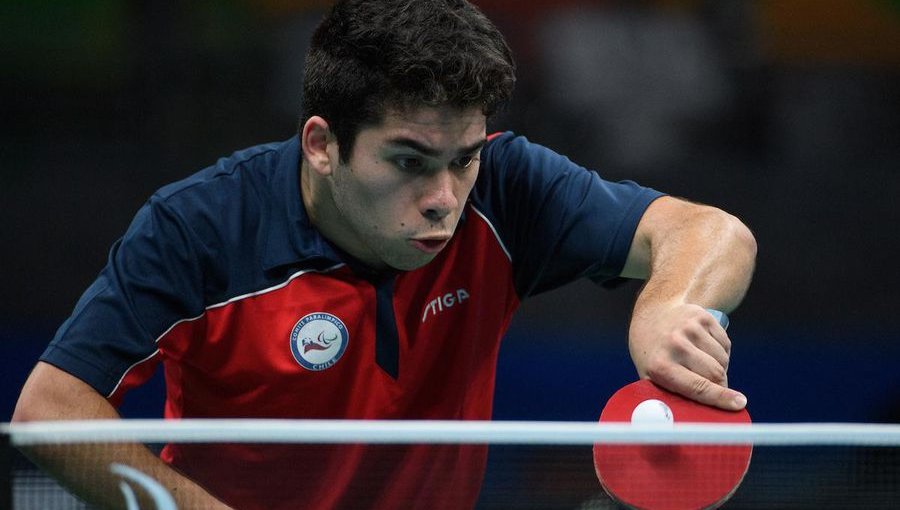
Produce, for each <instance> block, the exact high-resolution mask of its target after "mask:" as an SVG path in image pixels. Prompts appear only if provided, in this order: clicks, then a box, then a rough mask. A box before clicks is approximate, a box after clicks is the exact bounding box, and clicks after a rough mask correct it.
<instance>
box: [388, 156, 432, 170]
mask: <svg viewBox="0 0 900 510" xmlns="http://www.w3.org/2000/svg"><path fill="white" fill-rule="evenodd" d="M394 164H395V165H397V166H398V167H399V168H402V169H403V170H413V171H417V170H422V169H423V168H425V163H424V162H423V161H422V160H421V159H420V158H413V157H399V158H395V159H394Z"/></svg>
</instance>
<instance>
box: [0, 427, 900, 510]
mask: <svg viewBox="0 0 900 510" xmlns="http://www.w3.org/2000/svg"><path fill="white" fill-rule="evenodd" d="M165 425H166V424H165V423H162V424H160V426H162V427H163V428H162V429H159V430H155V431H154V432H153V433H152V434H150V433H148V434H147V436H148V440H144V441H141V440H140V439H139V436H140V435H141V434H140V433H139V432H140V431H133V432H130V433H129V434H122V435H120V436H111V438H110V440H109V441H103V442H101V441H96V440H93V439H90V438H83V437H82V438H72V437H65V436H60V435H59V434H50V433H47V434H44V435H43V436H41V435H40V434H37V433H29V434H30V435H29V434H20V435H18V436H17V434H16V432H17V429H16V428H15V427H12V428H11V435H10V436H9V437H10V438H11V441H10V442H11V443H12V445H13V446H12V447H10V448H9V449H8V452H7V454H8V461H9V472H8V473H5V476H6V479H7V481H8V482H9V486H10V487H11V490H10V492H11V502H10V503H9V504H10V505H11V506H10V507H11V508H13V509H16V510H24V509H29V510H30V509H70V508H93V506H91V505H89V504H87V503H85V502H84V501H83V500H82V499H80V498H79V497H78V496H75V495H73V493H72V492H71V491H70V490H68V489H67V488H64V487H63V486H62V485H61V484H60V483H59V482H57V481H56V480H55V479H54V477H51V476H49V475H48V474H47V472H46V471H44V470H42V469H40V468H38V467H36V466H35V465H34V464H33V463H32V462H31V461H30V460H29V458H28V457H26V456H25V455H23V454H22V451H28V452H29V453H30V455H31V456H34V455H35V452H36V451H39V450H40V449H49V448H52V449H54V450H53V451H54V454H55V455H56V456H58V457H62V458H63V464H64V467H63V468H64V469H66V470H70V471H72V472H76V473H79V476H81V477H82V478H81V479H82V480H83V481H84V480H86V481H87V483H88V484H89V485H91V484H92V482H91V480H92V479H93V478H92V477H96V478H97V479H98V480H99V479H100V478H101V477H104V476H108V477H110V478H112V479H114V480H119V481H121V480H123V477H122V476H120V475H114V474H112V475H111V474H109V473H107V472H105V473H99V472H98V469H100V468H98V467H97V466H98V464H100V465H101V466H105V467H106V468H108V464H110V463H111V462H112V461H115V462H116V463H120V464H125V465H135V466H140V465H141V464H140V462H141V461H140V459H139V458H138V457H132V456H129V454H127V453H126V454H123V450H122V448H121V447H122V444H123V442H124V441H126V440H127V441H132V440H135V438H136V437H137V438H138V439H137V440H138V442H140V443H142V444H145V445H147V446H148V447H149V449H150V451H151V452H152V453H153V454H154V455H158V456H161V457H162V458H164V459H166V461H167V462H170V463H172V465H175V466H176V467H177V468H178V470H179V471H180V472H181V473H184V474H186V475H188V476H189V477H190V478H191V479H193V480H195V481H197V482H199V483H200V484H201V485H202V486H204V487H206V488H207V489H208V490H209V491H210V492H211V493H213V494H215V495H217V496H218V497H220V498H221V499H223V500H225V501H227V502H228V503H229V504H231V506H233V507H235V508H248V509H249V508H266V509H269V508H424V509H428V510H435V509H439V508H479V509H511V508H512V509H516V508H521V509H617V508H629V506H625V505H623V504H622V503H621V502H617V501H616V500H614V499H611V498H610V496H609V495H608V494H607V493H606V492H605V491H604V490H603V487H602V486H601V483H600V481H599V480H598V475H597V472H596V470H595V461H596V460H597V455H602V456H604V457H605V458H606V459H607V461H608V462H610V463H611V465H609V466H607V467H606V469H607V471H609V472H612V473H616V472H618V471H620V470H622V469H623V468H622V466H623V465H624V464H634V463H635V459H634V458H635V457H642V458H644V460H645V461H646V463H647V465H649V466H651V467H649V468H648V467H646V466H644V471H637V472H634V471H631V472H630V473H631V476H632V478H633V480H632V481H633V483H634V484H635V486H636V487H637V490H638V491H642V492H643V494H644V495H645V496H647V495H649V496H650V497H649V500H650V501H652V502H653V503H650V504H648V505H645V506H639V507H640V508H679V507H680V506H678V505H680V504H681V503H679V501H682V500H691V498H690V496H691V495H692V494H693V495H696V494H697V493H703V492H704V491H708V489H709V487H710V486H711V485H715V484H716V483H718V482H716V477H717V476H720V475H721V474H722V472H723V471H727V470H728V469H729V468H727V467H723V466H725V464H726V463H727V462H728V458H727V457H728V454H727V451H728V449H732V450H733V449H734V448H741V447H742V446H741V445H742V444H749V443H753V448H752V460H751V461H750V463H749V468H748V469H747V471H746V475H744V476H743V477H742V479H739V481H740V482H741V483H740V484H739V486H738V488H737V489H736V490H735V491H734V493H733V494H732V495H731V497H730V498H728V499H727V501H724V502H721V503H720V502H717V503H715V504H713V505H707V506H713V507H715V506H718V505H720V506H721V508H733V509H742V508H746V509H760V508H771V509H854V508H859V509H863V508H865V509H895V508H900V427H896V428H895V427H890V428H884V427H882V428H880V429H879V434H880V436H881V437H880V439H872V437H871V436H866V435H865V434H862V433H853V432H854V431H855V430H859V431H865V430H866V428H865V426H853V427H852V428H850V429H848V430H847V431H845V432H844V433H843V434H842V437H836V436H835V435H834V434H833V433H832V432H833V428H832V429H822V428H821V427H820V428H817V426H816V425H809V426H807V427H806V428H805V429H803V428H800V429H792V430H791V434H792V435H793V436H794V437H795V440H793V441H792V440H791V438H790V437H787V438H785V437H783V435H782V436H778V435H777V434H774V433H773V434H770V435H766V434H765V432H766V431H765V430H761V431H760V427H758V426H755V425H754V426H750V427H748V428H746V429H741V430H740V431H739V432H748V433H749V434H745V436H746V437H743V436H741V435H740V434H738V435H736V436H734V437H727V438H726V440H727V444H726V445H724V446H723V445H720V444H705V443H704V444H695V443H696V440H697V436H696V435H694V436H688V435H685V436H684V438H683V442H676V441H672V438H671V437H667V436H665V435H663V436H661V435H660V434H655V435H654V431H652V430H651V431H649V432H647V431H646V430H636V431H633V434H632V435H631V436H629V435H628V432H627V431H625V432H623V433H619V432H618V431H616V432H617V433H616V434H615V435H609V434H606V435H604V430H603V427H602V426H596V424H591V425H590V427H589V426H588V424H585V430H589V431H590V432H587V433H585V434H583V435H582V436H579V437H573V438H570V439H566V438H561V437H559V434H560V433H559V432H558V431H557V430H554V429H552V428H551V429H547V428H546V427H545V429H544V430H543V433H544V437H543V438H542V437H541V435H540V433H536V434H535V435H533V437H529V438H527V439H522V438H512V439H506V440H503V439H501V440H490V441H489V440H488V439H491V438H492V437H493V436H490V437H478V438H476V439H477V440H473V439H471V436H467V435H466V434H465V433H462V432H459V433H457V434H456V437H454V433H453V431H452V427H451V429H448V430H449V431H441V433H440V434H441V437H439V438H436V437H435V438H432V439H435V440H436V441H434V442H428V441H424V440H421V439H415V438H410V439H407V440H404V439H400V440H399V441H401V442H399V443H395V442H393V441H398V440H397V439H392V438H390V437H388V438H385V437H368V438H366V437H362V439H368V441H364V440H361V438H359V437H356V438H354V437H342V436H341V435H340V434H334V439H333V440H334V441H335V442H336V443H335V444H332V443H328V442H327V441H328V439H327V437H328V435H329V431H328V424H327V423H325V422H322V423H318V424H317V426H320V427H322V428H323V434H322V435H320V436H315V437H313V438H312V439H309V438H306V439H304V437H305V436H304V434H305V431H304V430H298V431H297V432H296V433H295V434H294V435H295V436H296V437H295V439H294V440H293V441H287V440H286V438H285V437H283V436H289V435H290V427H288V428H281V429H279V430H277V431H276V430H272V431H270V432H271V433H270V434H269V435H267V434H266V432H267V431H266V430H265V429H264V428H260V425H259V424H258V423H257V422H254V423H252V424H248V425H247V428H246V429H245V432H246V434H245V436H246V437H234V438H231V440H228V438H227V437H225V438H223V437H222V436H223V435H225V436H227V435H228V434H222V433H221V431H220V432H219V433H216V434H212V433H211V432H212V431H213V430H215V423H209V424H207V427H208V430H206V432H210V433H211V435H214V436H216V439H215V440H204V439H203V437H202V432H204V431H202V430H200V431H197V430H195V431H193V432H192V433H191V434H190V437H188V436H187V435H185V434H184V431H178V430H171V431H169V435H170V436H171V437H169V438H168V439H167V440H166V443H164V442H163V441H161V440H160V439H159V438H160V437H161V436H166V430H165ZM492 425H493V424H484V426H485V427H487V428H490V427H491V426H492ZM533 425H534V427H535V430H537V431H538V432H541V427H542V424H540V423H535V424H533ZM595 428H596V430H597V431H598V432H596V433H594V432H593V430H595ZM227 431H229V433H230V434H236V435H239V434H238V433H239V432H240V430H238V429H227ZM727 431H728V430H727V426H726V432H727ZM804 431H806V432H804ZM507 432H508V431H507ZM674 432H675V433H676V434H675V435H676V436H677V435H678V434H677V433H678V432H680V431H679V430H677V427H676V430H675V431H674ZM404 433H406V434H407V435H409V432H408V430H406V431H405V430H398V431H397V434H400V435H401V436H402V434H404ZM98 434H100V435H110V433H109V432H108V431H107V430H104V431H102V432H99V433H98ZM592 434H593V435H594V436H596V437H597V438H600V439H601V440H595V439H594V438H593V436H592ZM369 435H370V436H373V435H375V434H374V433H372V431H370V433H369ZM498 435H499V437H501V438H502V437H504V436H503V431H499V432H498ZM508 435H510V434H508ZM363 436H365V434H363ZM670 436H671V434H670ZM700 437H701V440H702V439H703V436H702V434H701V436H700ZM854 437H855V438H858V439H859V440H858V441H857V442H856V443H855V444H854V442H853V438H854ZM23 438H25V439H23ZM260 438H265V439H262V440H261V439H260ZM767 438H768V439H767ZM773 438H774V439H773ZM541 439H544V440H545V441H544V442H541V441H540V440H541ZM254 441H255V442H254ZM661 441H662V442H664V444H660V442H661ZM741 441H743V443H742V442H741ZM570 443H574V444H570ZM723 448H725V450H724V451H725V452H726V453H725V454H723ZM688 450H689V451H691V452H693V453H692V455H694V456H695V459H694V461H693V462H694V463H695V464H694V467H693V468H692V470H694V469H696V470H700V471H703V473H704V474H703V475H702V476H699V477H698V476H696V473H694V476H691V474H692V473H686V472H683V471H681V472H677V473H676V474H675V475H673V476H676V478H677V477H679V476H681V477H684V478H683V479H680V480H678V483H675V484H672V485H671V486H668V488H666V489H665V490H667V491H669V492H666V493H660V494H652V491H654V490H663V489H660V488H659V484H658V483H657V484H656V485H654V484H653V483H649V484H648V480H651V479H654V477H655V478H658V477H659V476H660V473H659V471H653V469H657V468H658V466H659V464H660V463H662V464H665V463H666V462H667V459H669V460H671V458H672V457H673V456H674V457H678V456H681V455H683V454H684V452H685V451H688ZM698 452H699V453H698ZM98 459H102V460H98ZM652 466H657V467H656V468H653V467H652ZM630 467H631V468H632V469H633V468H634V466H633V465H632V466H630ZM635 473H636V474H635ZM126 481H127V482H128V486H129V487H131V488H132V490H133V491H134V492H135V493H137V494H138V495H139V496H141V495H142V494H143V493H144V492H145V490H146V489H145V488H144V487H143V486H142V485H141V484H140V483H137V482H135V481H134V480H133V479H127V480H126ZM657 482H658V480H657ZM82 483H84V482H82ZM93 485H94V487H95V488H96V487H97V486H99V485H102V484H101V483H100V482H97V483H95V484H93ZM114 489H115V490H116V491H117V492H120V491H121V489H120V488H116V487H114ZM119 497H120V499H121V501H122V502H123V505H124V504H125V503H124V502H125V501H127V497H126V496H125V495H124V493H122V494H120V496H119ZM685 498H686V499H685ZM138 499H140V498H138ZM154 505H155V503H154V504H150V505H148V504H146V500H141V503H140V506H139V507H140V508H161V507H159V506H154ZM0 506H3V502H2V501H0Z"/></svg>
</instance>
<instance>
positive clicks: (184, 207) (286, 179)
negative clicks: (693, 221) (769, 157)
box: [41, 133, 660, 510]
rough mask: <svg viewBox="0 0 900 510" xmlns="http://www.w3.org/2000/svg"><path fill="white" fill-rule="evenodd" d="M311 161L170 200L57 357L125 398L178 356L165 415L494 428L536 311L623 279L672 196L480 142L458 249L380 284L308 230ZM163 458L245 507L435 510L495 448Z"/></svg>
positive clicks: (232, 451) (278, 150) (271, 163)
mask: <svg viewBox="0 0 900 510" xmlns="http://www.w3.org/2000/svg"><path fill="white" fill-rule="evenodd" d="M299 168H300V146H299V139H298V138H297V137H293V138H291V139H290V140H288V141H285V142H281V143H273V144H268V145H260V146H256V147H252V148H249V149H246V150H243V151H240V152H236V153H234V154H233V155H231V156H230V157H227V158H223V159H220V160H219V161H218V163H216V164H215V165H214V166H211V167H209V168H206V169H205V170H202V171H200V172H199V173H197V174H194V175H192V176H190V177H188V178H187V179H184V180H182V181H179V182H176V183H174V184H171V185H168V186H166V187H163V188H162V189H160V190H159V191H158V192H157V193H155V194H154V195H153V196H152V197H151V198H150V200H149V201H148V202H147V203H146V204H145V205H144V206H143V207H142V208H141V209H140V211H139V212H138V213H137V215H136V217H135V218H134V220H133V222H132V224H131V225H130V227H129V228H128V230H127V232H126V233H125V235H124V237H122V238H121V239H120V240H118V241H117V242H116V243H115V244H114V245H113V247H112V250H111V251H110V255H109V260H108V263H107V265H106V267H105V268H104V269H103V270H102V272H101V273H100V275H99V277H98V278H97V280H96V281H95V282H94V283H93V284H92V285H91V286H90V287H89V288H88V289H87V291H86V292H85V293H84V295H83V296H82V297H81V299H80V300H79V301H78V303H77V305H76V306H75V309H74V311H73V313H72V315H71V317H70V318H69V319H68V320H67V321H66V322H65V323H64V324H63V325H62V326H61V327H60V329H59V331H58V332H57V334H56V336H55V337H54V339H53V341H52V342H51V343H50V345H49V347H48V348H47V350H46V352H45V353H44V354H43V356H42V358H41V359H42V360H43V361H45V362H47V363H50V364H52V365H55V366H57V367H59V368H61V369H63V370H65V371H67V372H69V373H71V374H73V375H74V376H76V377H78V378H80V379H82V380H84V381H85V382H86V383H88V384H90V385H91V386H92V387H93V388H95V389H96V390H97V391H98V392H99V393H101V394H102V395H105V396H106V397H107V398H108V399H109V400H110V401H111V402H112V403H113V404H116V403H118V402H119V401H120V399H121V397H122V395H123V394H124V393H125V392H127V391H128V390H129V389H131V388H133V387H135V386H136V385H139V384H141V383H142V382H144V381H145V380H146V379H148V378H149V377H150V375H151V374H152V372H153V370H154V368H155V367H156V366H157V365H158V364H159V363H160V362H161V363H162V364H163V367H164V370H165V378H166V392H167V395H166V405H165V416H166V417H167V418H248V417H252V418H329V419H330V418H350V419H460V420H488V419H490V418H491V405H492V397H493V389H494V376H495V367H496V361H497V354H498V350H499V346H500V340H501V338H502V336H503V334H504V332H505V331H506V329H507V326H508V325H509V322H510V320H511V317H512V315H513V312H514V311H515V310H516V308H517V306H518V305H519V302H520V301H521V300H522V299H524V298H526V297H528V296H530V295H534V294H537V293H540V292H543V291H547V290H550V289H553V288H555V287H558V286H560V285H563V284H566V283H568V282H571V281H573V280H576V279H578V278H582V277H587V278H592V279H594V280H598V281H602V280H605V279H610V278H615V277H616V276H617V275H618V274H619V273H620V271H621V269H622V267H623V265H624V263H625V259H626V256H627V254H628V250H629V248H630V245H631V241H632V238H633V235H634V232H635V229H636V227H637V224H638V222H639V220H640V218H641V216H642V214H643V212H644V210H645V209H646V208H647V206H648V205H649V204H650V203H651V202H652V201H653V200H654V199H656V198H657V197H659V196H660V193H659V192H656V191H654V190H651V189H648V188H644V187H641V186H639V185H637V184H635V183H633V182H630V181H624V182H618V183H613V182H609V181H605V180H603V179H601V178H600V177H599V175H598V174H597V173H595V172H591V171H588V170H585V169H584V168H581V167H579V166H577V165H575V164H574V163H572V162H571V161H569V160H568V159H567V158H565V157H563V156H561V155H558V154H556V153H554V152H552V151H550V150H549V149H546V148H544V147H541V146H539V145H536V144H532V143H530V142H529V141H527V140H526V139H525V138H523V137H518V136H515V135H513V134H512V133H502V134H499V135H497V136H493V137H491V138H490V140H489V141H488V143H487V144H486V145H485V146H484V148H483V150H482V155H481V168H480V173H479V176H478V179H477V182H476V184H475V187H474V189H473V191H472V193H471V195H470V197H469V200H468V203H467V204H466V206H465V212H464V215H463V218H462V219H461V220H460V223H459V226H458V228H457V230H456V233H455V234H454V237H453V239H452V240H451V241H450V243H449V244H448V245H447V247H446V248H445V249H444V250H443V251H442V252H441V253H440V254H439V255H438V256H437V257H436V258H435V259H434V260H432V261H431V262H430V263H428V264H427V265H425V266H423V267H421V268H419V269H416V270H414V271H408V272H381V273H378V272H373V271H370V270H368V269H367V268H365V267H363V266H361V265H360V264H359V263H358V262H356V261H354V260H353V259H352V258H350V257H349V256H348V255H347V254H345V253H343V252H342V251H340V250H339V249H337V248H336V247H335V246H333V245H332V244H331V243H330V242H329V241H328V240H327V239H325V238H324V237H322V236H321V234H319V232H318V231H317V230H316V229H315V227H314V226H313V225H312V224H310V221H309V218H308V216H307V214H306V211H305V209H304V206H303V202H302V199H301V196H300V183H299ZM162 455H163V458H164V459H165V460H166V461H167V462H170V463H171V464H172V465H173V466H175V467H177V468H178V469H179V470H181V471H182V472H183V473H185V474H187V475H188V476H190V477H191V478H193V479H194V480H196V481H198V482H199V483H200V484H201V485H204V486H205V487H207V488H208V489H209V490H210V491H211V492H212V493H213V494H215V495H216V496H218V497H220V498H221V499H223V500H224V501H225V502H227V503H230V504H231V505H233V506H235V507H236V508H301V507H302V508H345V507H358V506H364V507H368V508H385V509H387V508H428V509H429V510H434V509H438V508H461V507H471V506H472V505H474V503H475V501H476V499H477V496H478V490H479V487H480V483H481V477H482V474H483V471H484V466H485V459H486V449H485V448H484V447H480V446H459V445H442V446H404V447H398V446H394V447H386V446H364V445H350V446H340V447H338V446H306V447H304V446H296V447H290V448H287V447H281V448H271V447H268V448H265V447H259V446H257V447H253V446H247V445H214V446H213V445H207V446H203V445H199V446H198V445H169V446H167V447H166V449H165V450H164V451H163V454H162ZM276 473H277V474H276ZM360 502H364V503H360Z"/></svg>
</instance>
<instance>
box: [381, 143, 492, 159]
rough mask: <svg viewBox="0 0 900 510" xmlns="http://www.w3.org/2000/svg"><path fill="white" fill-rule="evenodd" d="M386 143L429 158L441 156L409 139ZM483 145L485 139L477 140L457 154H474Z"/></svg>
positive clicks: (435, 150) (439, 152) (436, 151)
mask: <svg viewBox="0 0 900 510" xmlns="http://www.w3.org/2000/svg"><path fill="white" fill-rule="evenodd" d="M387 143H388V145H394V146H399V147H407V148H409V149H412V150H414V151H416V152H418V153H420V154H423V155H425V156H428V157H430V158H436V157H438V156H440V155H441V151H439V150H437V149H434V148H431V147H429V146H427V145H424V144H422V143H419V142H417V141H415V140H413V139H411V138H392V139H390V140H388V141H387ZM485 143H487V138H484V139H482V140H479V141H477V142H475V143H473V144H472V145H470V146H468V147H463V148H462V149H460V150H459V154H472V153H475V152H477V151H478V150H479V149H481V148H482V147H483V146H484V144H485Z"/></svg>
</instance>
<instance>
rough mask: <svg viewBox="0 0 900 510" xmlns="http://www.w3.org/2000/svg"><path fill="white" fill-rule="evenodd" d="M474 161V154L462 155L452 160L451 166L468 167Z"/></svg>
mask: <svg viewBox="0 0 900 510" xmlns="http://www.w3.org/2000/svg"><path fill="white" fill-rule="evenodd" d="M473 161H475V156H463V157H461V158H459V159H456V160H454V161H453V166H455V167H456V168H469V167H470V166H472V162H473Z"/></svg>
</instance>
